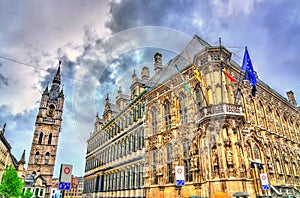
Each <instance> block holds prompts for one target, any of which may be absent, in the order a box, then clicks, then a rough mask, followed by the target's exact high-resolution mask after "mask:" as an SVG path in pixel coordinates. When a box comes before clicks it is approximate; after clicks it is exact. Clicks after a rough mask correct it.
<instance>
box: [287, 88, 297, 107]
mask: <svg viewBox="0 0 300 198" xmlns="http://www.w3.org/2000/svg"><path fill="white" fill-rule="evenodd" d="M286 95H287V97H288V100H289V102H290V103H291V104H292V105H294V106H295V107H296V106H297V102H296V99H295V97H294V93H293V92H292V91H289V92H286Z"/></svg>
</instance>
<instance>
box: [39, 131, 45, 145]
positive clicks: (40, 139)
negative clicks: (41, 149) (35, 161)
mask: <svg viewBox="0 0 300 198" xmlns="http://www.w3.org/2000/svg"><path fill="white" fill-rule="evenodd" d="M43 135H44V134H43V132H41V133H40V136H39V142H38V144H42V141H43Z"/></svg>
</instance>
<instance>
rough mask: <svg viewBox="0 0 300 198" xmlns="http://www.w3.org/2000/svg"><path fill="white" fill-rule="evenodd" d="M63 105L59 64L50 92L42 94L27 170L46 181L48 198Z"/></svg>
mask: <svg viewBox="0 0 300 198" xmlns="http://www.w3.org/2000/svg"><path fill="white" fill-rule="evenodd" d="M63 105H64V93H63V89H62V88H61V75H60V64H59V67H58V70H57V72H56V74H55V76H54V78H53V81H52V85H51V88H50V90H49V89H48V85H47V87H46V88H45V90H44V92H43V94H42V98H41V102H40V107H39V110H38V114H37V117H36V122H35V130H34V135H33V139H32V144H31V150H30V154H29V160H28V168H27V174H32V175H40V176H41V177H42V178H43V179H45V180H46V194H45V195H46V197H49V195H50V194H49V193H50V188H51V181H52V177H53V171H54V166H55V159H56V152H57V146H58V138H59V133H60V130H61V124H62V113H63Z"/></svg>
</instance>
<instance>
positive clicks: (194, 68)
mask: <svg viewBox="0 0 300 198" xmlns="http://www.w3.org/2000/svg"><path fill="white" fill-rule="evenodd" d="M185 53H186V55H187V58H188V59H189V62H190V64H191V66H192V67H193V70H194V72H195V70H197V68H196V66H195V65H194V64H193V62H192V60H191V58H190V56H189V54H188V52H187V51H185ZM198 73H199V76H200V72H199V71H198ZM197 79H198V78H197ZM200 80H201V78H199V79H198V81H199V83H200V86H199V88H200V91H201V93H202V95H203V98H204V101H205V104H206V106H208V102H207V100H206V97H205V95H204V92H203V90H202V87H201V84H202V83H201V81H200ZM200 102H201V101H200Z"/></svg>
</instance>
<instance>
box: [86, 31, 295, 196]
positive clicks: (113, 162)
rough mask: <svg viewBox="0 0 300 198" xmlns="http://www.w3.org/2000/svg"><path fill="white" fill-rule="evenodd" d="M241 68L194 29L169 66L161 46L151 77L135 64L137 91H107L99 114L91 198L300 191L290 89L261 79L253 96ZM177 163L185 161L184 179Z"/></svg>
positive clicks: (90, 167)
mask: <svg viewBox="0 0 300 198" xmlns="http://www.w3.org/2000/svg"><path fill="white" fill-rule="evenodd" d="M220 57H222V58H220ZM220 59H221V60H222V64H223V67H224V68H226V70H227V72H228V73H229V74H230V75H231V76H232V77H234V78H235V79H237V81H236V82H233V81H231V80H230V79H229V78H228V77H227V76H226V75H225V74H224V72H223V70H222V69H223V68H222V67H221V61H220ZM240 68H241V66H240V65H238V64H237V63H236V62H234V61H233V60H232V59H231V52H230V51H228V50H227V49H226V48H224V47H223V46H211V45H210V44H208V43H207V42H205V41H204V40H202V39H201V38H199V37H198V36H195V37H194V38H193V39H192V40H191V41H190V42H189V44H188V45H187V46H186V48H185V49H183V50H182V52H181V53H180V54H178V55H177V56H176V57H175V58H174V59H172V60H170V61H169V62H168V63H167V64H166V65H163V64H162V54H160V53H156V54H155V55H154V65H153V68H150V69H151V70H152V71H153V73H154V74H153V75H152V76H150V69H149V68H147V67H144V68H143V69H142V72H141V76H140V77H138V76H137V75H136V73H135V71H134V72H133V75H132V83H131V86H130V90H131V93H130V95H126V94H124V93H122V91H121V89H120V91H119V93H118V95H117V97H116V100H115V103H112V102H111V99H110V98H109V96H107V97H106V102H105V108H104V111H103V114H102V117H99V116H98V114H97V115H96V120H95V125H94V131H93V133H91V136H90V138H89V140H88V148H87V154H86V167H85V175H84V193H83V194H84V196H86V197H178V195H180V196H181V197H190V196H199V197H211V196H212V195H214V194H215V193H216V192H224V193H226V194H228V195H230V196H232V195H233V194H235V193H242V194H248V195H249V196H250V197H256V196H272V197H282V196H288V195H289V196H300V195H299V193H300V192H299V191H300V131H299V130H300V129H299V126H300V117H299V116H300V111H299V108H297V103H296V100H295V98H294V95H293V92H292V91H290V92H288V93H287V97H288V99H286V98H284V97H283V96H281V95H279V94H278V93H276V92H275V91H274V90H272V89H271V88H270V87H269V86H268V85H266V84H265V83H264V82H263V81H261V80H260V79H258V78H257V84H256V94H255V96H254V94H253V93H252V92H253V90H251V85H250V83H249V81H247V80H240V79H241V77H242V76H243V72H241V70H240ZM197 72H198V73H199V75H197ZM175 166H183V172H184V180H185V181H184V183H185V184H184V185H183V186H177V185H176V173H175ZM261 174H263V175H266V176H267V180H268V183H269V185H268V186H267V187H268V188H267V189H268V190H262V188H266V186H264V187H263V186H262V182H261V178H260V176H261Z"/></svg>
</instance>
